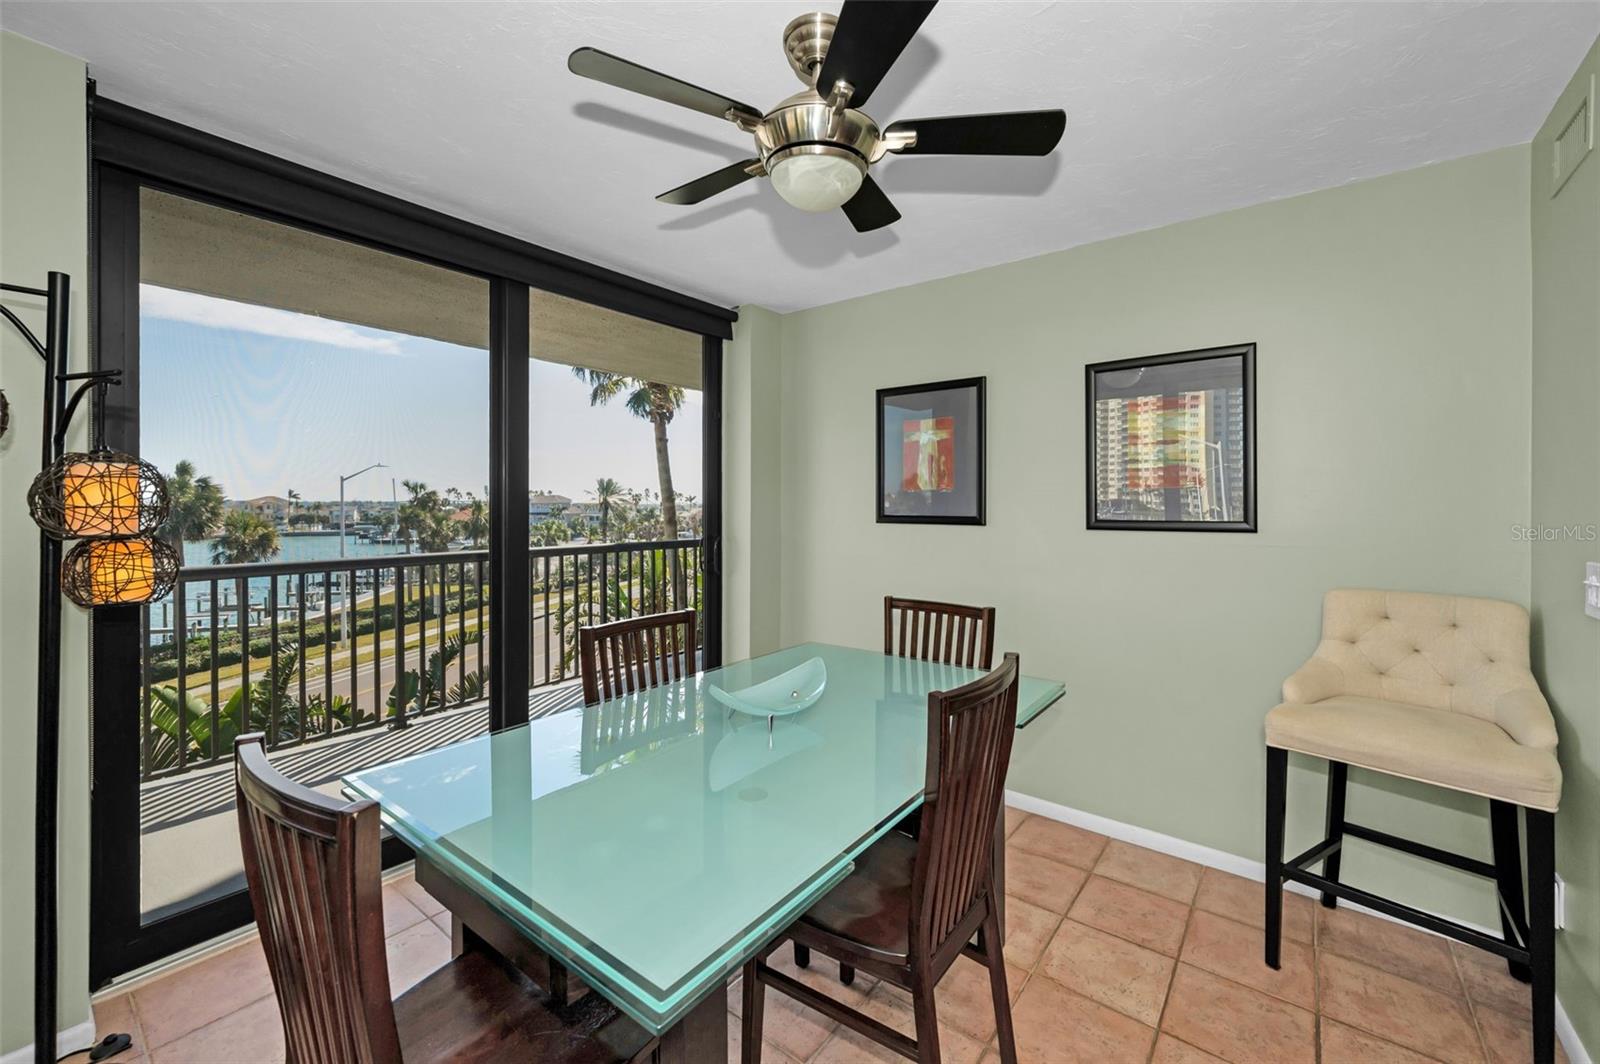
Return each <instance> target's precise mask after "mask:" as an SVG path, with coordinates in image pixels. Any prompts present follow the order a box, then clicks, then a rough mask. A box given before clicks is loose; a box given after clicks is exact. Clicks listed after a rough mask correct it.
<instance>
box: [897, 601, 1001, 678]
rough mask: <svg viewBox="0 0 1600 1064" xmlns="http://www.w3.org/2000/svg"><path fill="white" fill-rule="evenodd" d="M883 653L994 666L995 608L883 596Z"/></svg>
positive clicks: (925, 659)
mask: <svg viewBox="0 0 1600 1064" xmlns="http://www.w3.org/2000/svg"><path fill="white" fill-rule="evenodd" d="M883 652H884V653H885V654H889V655H892V656H895V657H901V658H916V659H917V660H919V661H937V662H940V663H941V664H945V665H964V666H966V667H967V668H969V669H990V668H993V667H994V607H993V606H962V605H958V604H957V603H954V602H932V601H929V600H927V599H909V598H896V597H895V596H893V595H885V596H884V597H883Z"/></svg>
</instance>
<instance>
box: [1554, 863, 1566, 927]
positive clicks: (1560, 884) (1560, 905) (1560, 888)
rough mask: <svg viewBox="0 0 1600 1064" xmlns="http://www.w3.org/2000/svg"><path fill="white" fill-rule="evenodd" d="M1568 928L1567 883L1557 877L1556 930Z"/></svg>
mask: <svg viewBox="0 0 1600 1064" xmlns="http://www.w3.org/2000/svg"><path fill="white" fill-rule="evenodd" d="M1566 926H1567V882H1566V880H1564V879H1562V878H1561V877H1560V876H1556V930H1557V931H1560V930H1561V929H1562V928H1564V927H1566Z"/></svg>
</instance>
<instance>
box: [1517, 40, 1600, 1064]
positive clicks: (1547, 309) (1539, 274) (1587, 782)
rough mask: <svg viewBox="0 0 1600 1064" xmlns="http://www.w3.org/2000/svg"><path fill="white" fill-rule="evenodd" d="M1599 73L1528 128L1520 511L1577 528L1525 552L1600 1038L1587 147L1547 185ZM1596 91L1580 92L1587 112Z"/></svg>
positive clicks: (1598, 351)
mask: <svg viewBox="0 0 1600 1064" xmlns="http://www.w3.org/2000/svg"><path fill="white" fill-rule="evenodd" d="M1597 75H1600V46H1597V50H1592V51H1590V53H1589V55H1588V57H1587V58H1586V59H1585V60H1584V62H1583V65H1582V66H1581V67H1580V68H1579V69H1578V73H1577V74H1576V75H1575V76H1574V77H1573V79H1572V83H1571V84H1570V85H1569V86H1568V87H1567V89H1566V91H1565V92H1563V93H1562V95H1561V98H1560V100H1559V101H1558V102H1557V103H1556V106H1555V107H1554V109H1553V110H1552V111H1551V114H1550V119H1549V121H1547V122H1546V123H1545V125H1544V128H1543V129H1541V130H1540V131H1539V134H1538V136H1537V137H1535V138H1534V142H1533V152H1532V173H1533V176H1532V181H1531V187H1530V189H1529V196H1530V203H1531V205H1532V210H1531V214H1532V219H1533V521H1534V523H1535V524H1536V525H1545V526H1548V527H1550V528H1552V529H1565V528H1568V527H1571V526H1576V527H1577V528H1578V529H1579V530H1580V534H1579V535H1577V536H1570V535H1567V534H1565V533H1562V534H1558V538H1555V539H1549V540H1546V539H1538V540H1536V541H1535V542H1534V544H1533V546H1532V548H1531V549H1532V552H1533V584H1532V587H1533V593H1532V599H1533V603H1532V604H1533V618H1534V666H1535V668H1536V669H1537V670H1538V671H1539V675H1540V679H1541V680H1542V682H1543V684H1544V689H1545V691H1546V692H1547V693H1548V695H1549V697H1550V701H1551V703H1552V704H1553V705H1554V707H1555V711H1556V718H1557V722H1558V724H1559V726H1560V729H1561V764H1562V769H1563V771H1564V773H1565V784H1564V787H1563V791H1562V800H1561V813H1560V815H1559V816H1557V818H1556V867H1557V869H1558V870H1559V871H1560V873H1561V876H1562V878H1563V879H1565V880H1566V883H1567V927H1566V930H1565V931H1564V932H1563V933H1562V934H1561V935H1560V937H1559V940H1558V941H1559V942H1560V945H1561V953H1560V957H1559V960H1558V964H1557V978H1558V984H1559V986H1558V991H1559V995H1560V997H1561V1001H1562V1004H1563V1005H1565V1006H1566V1010H1567V1015H1568V1016H1570V1017H1571V1019H1572V1022H1573V1025H1574V1026H1575V1027H1576V1028H1577V1031H1578V1034H1579V1036H1580V1037H1581V1038H1582V1039H1583V1041H1584V1043H1585V1044H1586V1045H1588V1046H1589V1047H1591V1048H1593V1049H1595V1050H1597V1051H1600V620H1595V619H1593V618H1590V617H1587V616H1585V615H1584V612H1583V594H1582V591H1581V590H1580V581H1581V580H1582V579H1583V571H1584V569H1583V566H1584V562H1586V561H1600V542H1596V541H1595V540H1594V539H1593V538H1592V537H1593V532H1592V531H1590V530H1593V529H1595V528H1596V527H1597V526H1600V420H1597V416H1600V415H1597V411H1600V157H1597V156H1595V155H1591V156H1590V157H1588V158H1586V159H1585V160H1584V161H1583V162H1582V163H1581V164H1580V165H1579V167H1578V169H1577V171H1576V172H1575V173H1573V175H1572V178H1571V180H1570V181H1568V182H1567V183H1566V184H1565V185H1564V186H1562V188H1561V190H1560V194H1559V195H1556V196H1555V197H1553V198H1552V196H1551V192H1552V191H1553V190H1554V187H1555V186H1554V181H1553V179H1552V144H1553V142H1554V140H1555V138H1556V136H1558V135H1559V134H1560V133H1561V131H1562V129H1563V128H1565V126H1566V124H1567V121H1568V119H1569V118H1571V117H1572V115H1573V113H1574V111H1575V110H1576V109H1577V108H1578V107H1579V106H1580V104H1581V103H1582V101H1583V98H1584V97H1585V96H1586V95H1588V94H1590V93H1592V92H1593V91H1594V88H1593V86H1594V81H1593V79H1594V78H1595V77H1596V76H1597ZM1594 104H1595V101H1594V100H1593V99H1592V98H1591V99H1590V101H1589V104H1588V107H1589V117H1590V120H1591V121H1592V119H1593V115H1594Z"/></svg>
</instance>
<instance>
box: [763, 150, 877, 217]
mask: <svg viewBox="0 0 1600 1064" xmlns="http://www.w3.org/2000/svg"><path fill="white" fill-rule="evenodd" d="M864 176H866V171H865V167H864V165H863V164H862V163H861V162H860V161H859V160H857V159H853V158H851V157H849V156H847V155H843V154H840V155H833V154H820V155H791V156H789V157H787V158H785V159H781V160H779V161H778V163H777V165H776V166H774V167H773V168H772V187H773V188H775V189H777V190H778V195H780V196H782V197H783V198H784V201H785V202H787V203H788V204H790V205H791V206H794V207H799V208H800V209H801V210H803V211H831V210H833V209H834V208H836V207H842V206H844V205H845V204H846V203H848V202H849V201H850V198H851V197H852V196H854V195H855V194H856V192H857V191H858V190H859V189H860V188H861V180H862V178H863V177H864Z"/></svg>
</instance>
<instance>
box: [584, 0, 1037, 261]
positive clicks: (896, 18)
mask: <svg viewBox="0 0 1600 1064" xmlns="http://www.w3.org/2000/svg"><path fill="white" fill-rule="evenodd" d="M935 2H936V0H845V3H844V6H843V8H842V9H841V10H840V12H839V14H838V15H837V16H835V15H830V14H827V13H826V12H814V13H811V14H806V15H801V16H800V17H799V18H797V19H795V20H794V21H793V22H790V23H789V25H788V26H787V27H786V28H785V29H784V31H783V48H784V52H785V54H786V55H787V56H788V58H789V66H790V67H792V68H793V69H794V72H795V74H797V75H798V76H799V78H800V80H801V81H803V82H804V83H805V86H806V87H805V88H804V89H803V90H801V91H800V92H797V93H795V94H794V95H793V96H791V97H789V98H788V99H786V100H784V101H782V102H781V103H779V104H778V105H777V106H776V107H774V108H773V109H772V110H770V111H767V112H765V113H763V112H761V111H759V110H757V109H756V108H754V107H751V106H750V105H749V104H746V103H740V102H739V101H738V100H734V99H730V98H729V97H727V96H723V95H721V94H719V93H715V92H711V91H710V90H708V89H702V88H700V87H699V86H698V85H691V84H689V83H688V82H687V81H680V80H678V79H677V78H675V77H671V76H670V75H667V74H662V73H660V72H659V71H655V70H651V69H650V68H649V67H643V66H640V65H639V64H637V63H631V62H629V61H628V60H626V59H620V58H618V57H617V56H614V55H610V54H609V53H606V52H602V51H600V50H599V49H596V48H579V49H578V50H577V51H575V52H573V53H572V55H571V56H569V57H568V58H567V69H569V70H571V71H572V72H573V73H574V74H578V75H580V76H582V77H586V78H593V79H594V80H595V81H603V82H605V83H606V84H608V85H615V86H616V87H617V88H619V89H627V90H629V91H630V92H637V93H642V94H644V95H645V96H652V97H654V98H656V99H658V100H665V101H666V102H667V103H674V104H677V105H678V106H680V107H687V108H690V109H691V110H695V111H699V112H701V113H702V114H708V115H711V116H712V117H713V118H722V119H726V120H727V121H729V122H732V123H733V124H734V125H736V126H738V127H739V128H740V129H742V130H744V131H745V132H746V133H750V134H753V135H754V136H755V142H756V157H755V158H753V159H745V160H743V161H741V162H737V163H734V164H732V165H731V166H725V167H723V168H722V169H720V170H716V171H713V172H712V173H709V174H706V175H705V176H704V177H699V178H696V179H695V180H693V181H690V182H689V183H688V184H686V185H679V186H678V187H677V188H675V189H672V190H671V191H670V192H663V193H662V194H661V195H659V196H657V197H656V199H658V200H660V201H661V202H662V203H673V204H690V203H699V202H701V201H702V200H706V199H709V198H710V197H712V196H715V195H716V194H717V193H719V192H726V191H727V190H728V189H730V188H733V187H734V186H735V185H738V184H741V183H742V182H745V181H748V180H750V179H751V178H753V177H770V178H772V186H773V188H775V189H776V190H777V192H778V195H780V196H782V197H783V199H784V200H785V201H787V202H788V203H790V204H792V205H793V206H795V207H798V208H800V209H801V210H805V211H827V210H832V209H834V208H835V207H843V208H844V213H845V215H846V216H847V217H848V218H849V219H850V224H851V225H853V226H855V227H856V229H857V231H859V232H863V233H865V232H870V231H871V230H873V229H881V228H882V227H884V226H886V225H891V224H893V223H894V222H896V221H898V220H899V218H900V212H899V211H897V210H895V207H894V204H892V203H890V202H889V197H887V196H885V195H884V194H883V190H882V189H880V188H879V187H878V185H877V182H875V181H873V180H872V178H871V177H870V176H869V175H868V174H867V168H868V167H869V166H871V165H872V164H873V163H875V162H878V161H879V160H880V159H882V158H883V157H884V156H885V155H887V154H888V153H890V152H894V153H895V154H897V155H1048V154H1050V152H1051V151H1053V150H1054V149H1055V146H1056V144H1057V143H1058V142H1059V141H1060V140H1061V133H1062V130H1063V129H1065V128H1066V122H1067V116H1066V112H1064V111H1061V110H1053V111H1013V112H1010V113H1005V114H986V115H959V116H950V117H945V118H913V119H905V120H902V121H899V122H892V123H890V124H889V125H888V126H884V127H881V128H880V127H879V125H878V123H877V122H875V121H873V120H872V118H871V117H870V116H869V115H867V114H866V113H865V112H863V111H862V110H860V108H861V107H863V106H865V104H866V102H867V99H868V97H870V96H871V95H872V91H873V90H874V89H876V88H877V87H878V83H879V82H880V81H882V80H883V76H884V75H885V74H887V73H888V72H889V68H890V67H891V66H893V65H894V62H895V60H896V59H898V58H899V57H900V53H901V52H903V51H904V50H905V48H906V45H908V44H910V43H911V38H912V37H914V36H915V35H916V32H917V29H918V27H920V26H921V25H922V22H923V20H924V19H926V18H927V17H928V13H929V12H931V11H932V10H933V6H934V3H935Z"/></svg>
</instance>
